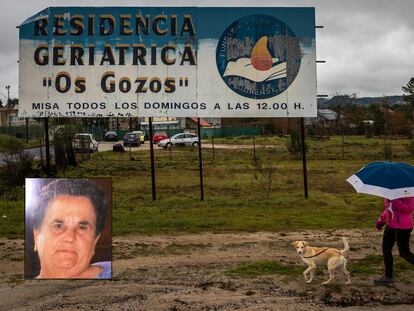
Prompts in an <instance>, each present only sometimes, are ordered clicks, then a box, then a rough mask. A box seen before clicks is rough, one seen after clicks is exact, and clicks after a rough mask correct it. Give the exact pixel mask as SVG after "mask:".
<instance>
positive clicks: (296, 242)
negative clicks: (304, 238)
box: [290, 241, 299, 248]
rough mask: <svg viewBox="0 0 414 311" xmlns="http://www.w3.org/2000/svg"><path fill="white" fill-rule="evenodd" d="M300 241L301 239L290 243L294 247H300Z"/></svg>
mask: <svg viewBox="0 0 414 311" xmlns="http://www.w3.org/2000/svg"><path fill="white" fill-rule="evenodd" d="M298 243H299V241H294V242H292V243H290V245H292V246H293V247H294V248H296V247H298Z"/></svg>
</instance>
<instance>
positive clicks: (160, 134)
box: [152, 131, 168, 144]
mask: <svg viewBox="0 0 414 311" xmlns="http://www.w3.org/2000/svg"><path fill="white" fill-rule="evenodd" d="M167 138H168V134H167V132H164V131H157V132H155V134H154V135H152V140H153V142H154V144H158V143H159V142H160V141H161V140H163V139H167Z"/></svg>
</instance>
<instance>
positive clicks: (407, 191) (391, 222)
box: [346, 162, 414, 285]
mask: <svg viewBox="0 0 414 311" xmlns="http://www.w3.org/2000/svg"><path fill="white" fill-rule="evenodd" d="M346 181H347V182H349V183H350V184H351V185H352V186H353V187H354V188H355V190H356V191H357V192H360V193H367V194H373V195H377V196H380V197H383V198H385V200H384V206H385V208H384V211H383V213H382V214H381V215H380V217H379V218H378V219H377V221H376V223H375V227H376V228H377V229H378V230H382V228H383V227H384V226H385V229H384V234H383V240H382V252H383V259H384V266H385V275H384V276H382V277H381V278H379V279H376V280H374V283H375V284H378V285H388V284H392V283H393V256H392V249H393V247H394V245H395V243H397V247H398V250H399V253H400V256H401V257H402V258H404V259H405V260H407V261H408V262H409V263H411V264H413V265H414V254H413V253H411V251H410V248H409V242H410V236H411V231H412V230H413V212H414V166H412V165H410V164H406V163H399V162H373V163H370V164H368V165H366V166H365V167H363V168H361V169H360V170H359V171H358V172H357V173H355V174H354V175H352V176H351V177H349V178H348V179H347V180H346Z"/></svg>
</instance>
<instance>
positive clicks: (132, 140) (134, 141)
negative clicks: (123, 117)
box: [124, 133, 141, 147]
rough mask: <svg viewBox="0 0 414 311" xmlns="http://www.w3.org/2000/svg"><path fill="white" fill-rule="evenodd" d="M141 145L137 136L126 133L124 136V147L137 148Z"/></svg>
mask: <svg viewBox="0 0 414 311" xmlns="http://www.w3.org/2000/svg"><path fill="white" fill-rule="evenodd" d="M140 145H141V141H140V139H139V136H138V134H135V133H126V134H125V136H124V147H125V146H131V147H132V146H137V147H139V146H140Z"/></svg>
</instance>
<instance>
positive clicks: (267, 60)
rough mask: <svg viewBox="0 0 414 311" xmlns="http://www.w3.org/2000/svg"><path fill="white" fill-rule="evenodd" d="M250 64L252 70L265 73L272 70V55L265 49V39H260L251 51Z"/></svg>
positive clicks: (264, 37)
mask: <svg viewBox="0 0 414 311" xmlns="http://www.w3.org/2000/svg"><path fill="white" fill-rule="evenodd" d="M251 63H252V66H253V68H254V69H256V70H260V71H266V70H269V69H270V68H272V65H273V61H272V55H271V54H270V52H269V50H268V48H267V37H266V36H263V37H261V38H260V39H259V40H258V41H257V42H256V44H255V46H254V47H253V50H252V55H251Z"/></svg>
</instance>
